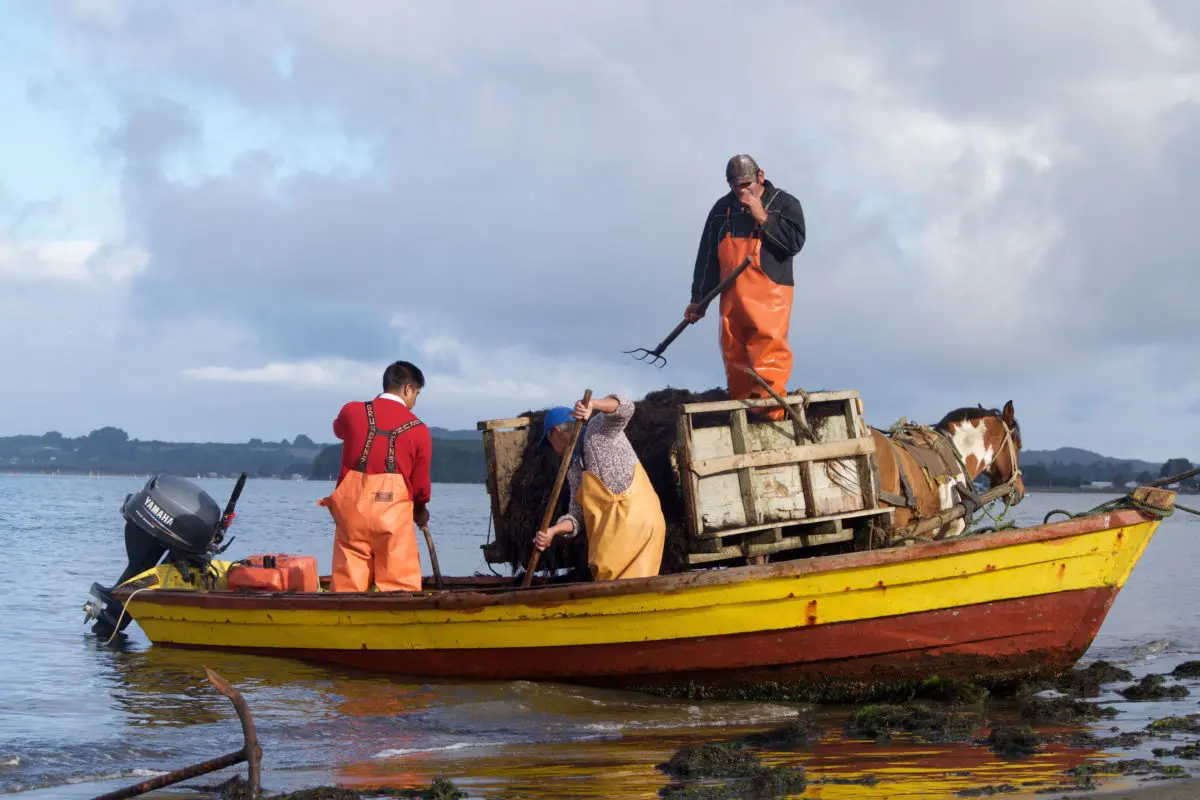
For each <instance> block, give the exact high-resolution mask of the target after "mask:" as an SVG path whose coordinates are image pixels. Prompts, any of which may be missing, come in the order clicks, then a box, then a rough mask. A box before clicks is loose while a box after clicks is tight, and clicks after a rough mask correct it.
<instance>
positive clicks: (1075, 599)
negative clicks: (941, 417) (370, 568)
mask: <svg viewBox="0 0 1200 800" xmlns="http://www.w3.org/2000/svg"><path fill="white" fill-rule="evenodd" d="M1158 524H1159V520H1158V519H1157V518H1155V517H1152V516H1149V515H1144V514H1142V513H1139V512H1137V511H1133V510H1120V511H1114V512H1110V513H1103V514H1097V515H1094V516H1090V517H1082V518H1076V519H1072V520H1068V521H1066V522H1062V523H1058V524H1053V525H1045V526H1041V527H1037V528H1030V529H1024V530H1014V531H1007V532H998V533H992V534H986V535H981V536H972V537H966V538H963V539H961V540H959V541H947V542H939V543H935V544H929V545H921V546H916V547H900V548H892V549H888V550H879V551H873V552H864V553H856V554H851V555H841V556H826V557H819V558H812V559H801V560H796V561H789V562H784V563H780V564H769V565H763V566H753V567H738V568H733V569H724V570H714V571H709V572H690V573H683V574H679V575H669V576H660V577H655V578H646V579H637V580H628V581H615V582H604V583H590V584H574V585H569V586H547V587H543V588H533V589H525V590H518V589H515V588H513V587H510V586H507V585H506V586H503V587H495V586H493V587H492V588H484V587H482V586H477V587H475V588H462V589H457V590H452V591H443V592H422V593H417V594H392V593H375V592H372V593H363V594H334V593H328V592H318V593H270V594H267V593H250V592H231V591H228V590H224V589H223V588H222V587H221V584H218V586H217V588H216V589H215V590H210V591H205V590H200V589H196V588H194V587H192V586H190V585H188V584H186V583H185V582H183V581H182V579H180V577H179V575H178V573H176V572H174V570H173V568H171V567H165V566H160V567H157V568H156V569H155V570H152V571H150V572H148V573H145V574H143V575H141V576H138V577H136V578H134V579H133V580H131V581H129V582H128V583H126V584H124V585H123V586H122V587H121V588H120V589H118V590H117V592H116V595H117V596H118V598H119V599H122V600H125V602H126V605H127V609H128V611H129V613H130V614H131V615H132V616H133V618H134V619H135V620H136V621H137V623H138V625H139V626H141V628H142V630H143V631H144V632H145V633H146V635H147V636H148V637H149V638H150V640H151V641H152V642H154V643H155V644H161V645H172V646H185V647H198V648H213V649H236V650H240V651H247V652H255V653H263V654H274V655H280V656H289V657H300V658H305V659H310V660H315V661H323V662H329V663H336V664H342V665H346V666H352V667H358V668H364V669H369V670H376V671H383V672H389V673H394V674H399V675H405V676H410V677H416V678H440V679H536V680H564V681H578V682H588V683H596V684H613V683H615V684H634V685H651V684H663V683H668V684H678V683H686V682H697V683H700V684H713V685H730V684H734V685H739V684H741V685H744V684H746V683H757V682H760V681H764V680H771V681H803V682H805V683H807V684H810V685H814V686H816V685H822V686H833V685H835V684H837V685H850V684H852V685H863V684H878V683H881V682H888V683H892V682H897V681H910V680H919V679H921V678H922V677H924V676H927V675H930V674H937V675H940V676H942V677H962V678H967V679H976V680H978V679H984V678H996V677H1006V676H1017V675H1029V674H1033V673H1044V672H1054V671H1060V670H1062V669H1066V668H1068V667H1069V666H1070V665H1071V664H1073V663H1074V662H1075V661H1076V660H1077V659H1078V658H1079V657H1080V656H1081V655H1082V654H1083V652H1084V651H1085V650H1086V649H1087V647H1088V646H1089V645H1090V644H1091V641H1092V639H1093V638H1094V636H1095V634H1096V632H1097V630H1098V629H1099V627H1100V624H1101V622H1102V621H1103V619H1104V616H1105V615H1106V614H1107V612H1108V609H1109V607H1110V606H1111V604H1112V602H1113V600H1114V599H1115V597H1116V594H1117V592H1118V591H1119V590H1120V589H1121V587H1122V586H1123V585H1124V583H1125V581H1126V579H1127V578H1128V576H1129V574H1130V572H1131V571H1132V570H1133V567H1134V565H1135V564H1136V563H1137V560H1138V558H1139V557H1140V556H1141V554H1142V552H1143V551H1144V550H1145V548H1146V546H1147V544H1148V543H1149V541H1150V539H1151V537H1152V536H1153V534H1154V532H1155V530H1156V528H1157V527H1158ZM223 566H224V565H218V568H219V569H220V568H223Z"/></svg>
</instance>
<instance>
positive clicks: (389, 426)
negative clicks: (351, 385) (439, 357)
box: [319, 361, 433, 592]
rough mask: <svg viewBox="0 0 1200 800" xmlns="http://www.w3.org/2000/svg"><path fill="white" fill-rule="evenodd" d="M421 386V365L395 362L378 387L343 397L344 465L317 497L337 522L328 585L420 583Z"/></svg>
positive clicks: (424, 467) (426, 441) (428, 444)
mask: <svg viewBox="0 0 1200 800" xmlns="http://www.w3.org/2000/svg"><path fill="white" fill-rule="evenodd" d="M424 387H425V376H424V375H423V374H422V373H421V370H419V369H417V368H416V367H415V366H414V365H413V364H411V363H409V362H407V361H396V362H395V363H393V364H391V365H389V366H388V368H387V369H386V370H384V373H383V393H382V394H380V395H378V396H376V397H375V399H374V400H368V401H366V402H357V401H356V402H350V403H347V404H346V405H344V406H342V411H341V413H340V414H338V417H337V419H336V420H334V422H333V433H334V435H336V436H337V437H338V438H339V439H341V440H342V470H341V473H340V474H339V475H338V483H337V487H336V488H335V489H334V490H333V494H331V495H330V496H329V497H326V498H325V499H323V500H321V501H320V503H319V505H322V506H325V507H326V508H328V509H329V513H330V515H332V516H333V519H334V522H335V524H336V526H337V532H336V535H335V537H334V542H333V575H332V578H331V582H330V589H331V590H332V591H335V592H365V591H367V590H368V589H369V588H370V587H371V585H372V584H374V585H375V588H376V589H378V590H379V591H381V592H394V591H407V592H417V591H420V590H421V558H420V555H419V552H418V549H417V532H416V527H415V526H417V525H421V526H424V525H425V524H427V523H428V522H429V511H428V509H427V508H426V504H427V503H428V502H429V496H430V480H429V457H430V453H431V450H432V447H433V441H432V438H431V437H430V435H429V429H428V428H427V427H425V425H424V424H423V423H422V422H421V420H419V419H417V417H416V415H414V414H413V412H412V409H413V407H414V406H416V404H417V395H419V394H420V393H421V390H422V389H423V388H424ZM381 439H382V441H380V440H381Z"/></svg>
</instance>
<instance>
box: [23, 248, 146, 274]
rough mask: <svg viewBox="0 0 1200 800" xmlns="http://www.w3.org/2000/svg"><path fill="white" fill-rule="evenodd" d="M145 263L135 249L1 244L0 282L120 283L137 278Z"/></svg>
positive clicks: (143, 254) (137, 249) (141, 252)
mask: <svg viewBox="0 0 1200 800" xmlns="http://www.w3.org/2000/svg"><path fill="white" fill-rule="evenodd" d="M147 261H148V256H147V254H146V253H145V252H144V251H143V250H141V249H140V248H138V247H112V246H109V245H105V244H103V243H102V242H94V241H54V240H32V241H2V240H0V280H10V281H14V282H22V283H34V282H43V281H49V282H57V281H66V282H73V283H88V282H104V283H121V282H124V281H128V280H130V279H132V278H134V277H136V276H138V275H140V274H141V273H142V272H143V271H144V270H145V269H146V265H147Z"/></svg>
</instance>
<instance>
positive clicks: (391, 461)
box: [387, 419, 425, 472]
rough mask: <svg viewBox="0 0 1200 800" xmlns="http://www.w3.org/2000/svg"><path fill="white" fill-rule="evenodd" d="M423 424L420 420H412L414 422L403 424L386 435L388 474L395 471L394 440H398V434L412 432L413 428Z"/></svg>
mask: <svg viewBox="0 0 1200 800" xmlns="http://www.w3.org/2000/svg"><path fill="white" fill-rule="evenodd" d="M424 424H425V423H423V422H421V420H419V419H414V420H411V421H409V422H406V423H404V424H403V425H401V426H400V427H399V428H396V429H395V430H394V431H391V432H390V433H388V435H387V437H388V449H387V471H388V472H395V471H396V440H397V439H398V438H400V434H402V433H404V432H405V431H409V430H412V429H413V428H415V427H417V426H418V425H424Z"/></svg>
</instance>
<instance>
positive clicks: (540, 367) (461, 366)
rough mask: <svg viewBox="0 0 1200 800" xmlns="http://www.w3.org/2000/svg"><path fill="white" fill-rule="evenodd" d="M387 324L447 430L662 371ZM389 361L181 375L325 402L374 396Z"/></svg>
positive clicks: (644, 383)
mask: <svg viewBox="0 0 1200 800" xmlns="http://www.w3.org/2000/svg"><path fill="white" fill-rule="evenodd" d="M393 325H394V327H395V328H396V329H397V331H398V334H399V340H398V348H397V353H400V354H403V357H405V358H406V359H407V360H410V361H413V362H414V363H415V364H417V366H418V367H420V368H421V370H422V372H423V373H424V374H425V381H426V385H425V389H424V391H423V392H422V395H421V403H422V406H423V407H424V409H427V410H428V412H429V413H431V414H432V415H433V416H432V418H431V419H432V420H435V421H438V420H440V421H444V422H445V424H446V425H448V426H454V425H463V426H468V425H473V424H474V422H475V421H477V419H481V418H484V417H494V418H500V417H506V416H511V415H512V414H515V413H518V412H520V411H524V410H526V409H529V408H544V407H547V406H551V405H569V404H570V402H571V401H572V400H574V399H577V398H578V397H580V396H582V395H583V392H584V390H585V389H587V388H591V389H592V390H593V391H594V392H595V393H597V394H598V395H599V394H607V393H623V394H626V395H629V396H633V397H641V396H642V395H644V394H645V393H646V392H648V391H651V390H652V389H655V388H659V387H660V386H661V380H660V379H661V373H659V372H658V371H657V370H650V369H648V368H646V367H644V366H643V367H641V369H635V368H634V366H633V365H623V364H622V365H618V366H614V365H613V364H611V363H608V362H603V361H597V360H595V359H592V358H586V357H576V358H565V359H556V358H547V357H546V356H544V355H541V354H539V353H537V352H536V351H534V350H531V349H530V348H526V347H512V346H489V345H487V344H468V343H466V342H463V341H461V340H459V339H457V338H455V337H454V336H452V335H450V334H448V333H447V332H446V331H448V330H449V327H448V326H447V325H446V324H445V323H440V324H435V322H434V320H433V319H432V318H429V317H421V316H415V315H406V316H398V317H397V318H396V319H395V320H393ZM433 330H436V331H439V332H431V331H433ZM387 363H388V362H378V363H375V362H370V363H368V362H363V361H356V360H352V359H345V358H325V359H311V360H302V361H293V362H270V363H267V364H264V365H262V366H249V367H231V366H202V367H189V368H186V369H184V370H183V371H182V375H183V377H185V378H188V379H191V380H196V381H206V382H216V383H233V384H239V383H240V384H259V385H265V386H272V387H277V388H279V389H285V390H289V391H290V390H298V391H313V392H317V393H319V394H320V395H322V396H325V397H328V398H330V401H332V400H333V399H335V398H340V399H341V400H343V401H346V400H353V399H366V398H368V397H370V396H372V395H373V394H375V393H377V392H378V391H379V390H380V380H381V377H382V374H383V370H384V368H385V367H386V366H387ZM421 413H422V414H424V413H426V411H424V410H423V411H422V412H421ZM480 415H482V416H480ZM439 424H440V423H439Z"/></svg>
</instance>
